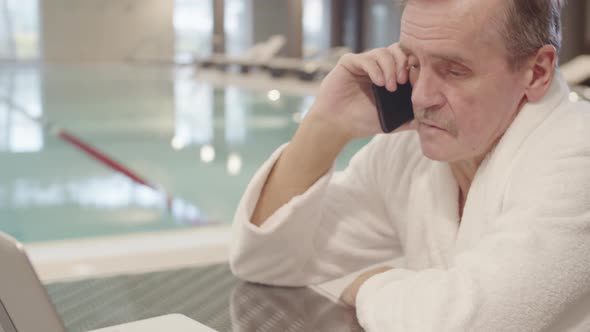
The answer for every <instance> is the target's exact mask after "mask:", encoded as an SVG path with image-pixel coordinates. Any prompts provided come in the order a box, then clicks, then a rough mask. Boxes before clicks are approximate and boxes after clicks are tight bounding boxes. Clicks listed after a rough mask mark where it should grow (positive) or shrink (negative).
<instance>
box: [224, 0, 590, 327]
mask: <svg viewBox="0 0 590 332" xmlns="http://www.w3.org/2000/svg"><path fill="white" fill-rule="evenodd" d="M562 5H563V4H562V3H561V1H558V0H486V1H481V0H409V1H406V7H405V10H404V14H403V17H402V26H401V38H400V42H399V44H394V45H392V46H391V47H389V48H387V49H376V50H373V51H370V52H367V53H364V54H358V55H347V56H344V57H343V58H342V59H341V61H340V62H339V64H338V65H337V66H336V68H335V69H334V70H333V71H332V72H331V73H330V74H329V75H328V76H327V77H326V78H325V80H324V81H323V83H322V86H321V88H320V92H319V94H318V96H317V99H316V101H315V104H314V105H313V106H312V109H311V111H310V113H309V115H308V116H307V117H306V118H305V120H304V121H303V123H302V124H301V126H300V128H299V129H298V131H297V133H296V134H295V136H294V137H293V139H292V141H291V142H290V143H289V144H288V145H285V146H283V147H281V148H280V149H279V150H278V151H276V153H274V154H273V155H272V157H271V158H270V160H268V161H267V162H266V163H265V164H264V165H263V166H262V168H261V169H260V170H259V171H258V172H257V174H256V175H255V176H254V178H253V180H252V182H251V183H250V185H249V186H248V188H247V190H246V193H245V195H244V197H243V199H242V201H241V203H240V206H239V207H238V211H237V214H236V218H235V224H234V231H235V234H234V235H235V240H234V243H233V247H232V250H231V257H230V261H231V262H230V263H231V266H232V269H233V272H234V273H235V274H236V275H237V276H239V277H241V278H243V279H246V280H249V281H253V282H259V283H266V284H272V285H284V286H302V285H310V284H316V283H320V282H323V281H325V280H330V279H333V278H337V277H340V276H343V275H345V274H348V273H350V272H352V271H356V270H359V269H362V268H363V267H367V266H370V265H374V264H375V263H378V262H383V261H386V260H390V259H392V258H397V257H403V258H404V259H405V266H403V267H402V266H393V267H392V268H389V267H383V268H378V269H374V270H370V271H369V272H366V273H364V274H363V275H361V276H360V277H359V278H358V279H357V280H356V281H355V282H354V283H353V284H352V285H351V286H350V287H349V288H348V289H347V290H346V291H345V293H344V294H343V299H344V300H345V301H346V302H348V303H349V304H351V305H356V312H357V316H358V318H359V321H360V323H361V325H362V326H363V327H364V328H365V329H366V330H367V331H419V332H424V331H519V332H521V331H569V330H575V331H578V330H581V331H590V325H588V324H589V319H588V316H589V315H590V312H588V308H589V303H590V301H589V299H588V297H587V295H588V294H589V293H590V107H589V106H588V104H586V103H573V102H570V101H569V98H568V94H569V91H568V88H567V86H566V85H565V83H564V81H563V78H562V77H561V76H560V74H559V72H558V71H557V70H556V66H557V52H558V51H559V48H560V43H561V36H560V33H561V32H560V17H559V13H560V10H561V7H562ZM408 80H409V81H410V82H411V84H412V86H413V89H414V90H413V95H412V102H413V104H414V112H415V116H416V120H414V121H413V122H411V123H409V124H407V125H406V126H404V127H403V128H401V129H400V130H398V131H397V132H396V133H394V134H390V135H385V134H380V135H377V136H376V137H375V138H374V139H373V140H372V141H371V142H370V143H369V144H368V145H367V146H366V147H364V148H363V149H362V150H361V151H360V152H358V153H357V154H356V156H355V157H354V158H353V159H352V161H351V162H350V165H349V166H348V168H347V169H346V170H345V171H344V172H336V173H335V172H334V171H333V167H332V165H333V163H334V160H335V158H336V156H337V155H338V154H339V152H340V151H341V150H342V148H343V147H344V146H345V145H346V144H347V143H348V142H350V141H351V140H353V139H356V138H360V137H367V136H371V135H375V134H377V133H379V132H380V130H379V123H378V119H377V114H376V111H375V106H374V100H373V99H372V97H371V93H370V83H371V82H373V83H375V84H377V85H380V86H386V87H387V89H389V90H391V91H394V90H395V89H396V86H397V84H398V83H399V84H401V83H405V82H407V81H408Z"/></svg>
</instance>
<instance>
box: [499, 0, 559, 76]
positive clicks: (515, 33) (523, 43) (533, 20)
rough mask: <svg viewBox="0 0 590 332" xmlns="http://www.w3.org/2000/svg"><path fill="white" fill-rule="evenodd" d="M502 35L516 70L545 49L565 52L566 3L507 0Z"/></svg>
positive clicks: (512, 65)
mask: <svg viewBox="0 0 590 332" xmlns="http://www.w3.org/2000/svg"><path fill="white" fill-rule="evenodd" d="M506 2H507V3H506V6H505V15H504V17H503V19H504V22H500V34H501V37H502V39H503V40H504V44H505V46H506V50H507V51H508V61H509V63H510V67H511V68H512V69H513V70H517V69H519V68H521V66H522V65H523V64H524V62H525V61H526V60H527V59H529V58H530V57H531V56H533V55H535V54H536V53H537V51H538V50H539V49H540V48H541V47H543V46H545V45H553V46H554V47H555V49H556V50H557V53H559V50H560V49H561V9H562V8H563V6H564V5H565V0H506Z"/></svg>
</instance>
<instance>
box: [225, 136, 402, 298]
mask: <svg viewBox="0 0 590 332" xmlns="http://www.w3.org/2000/svg"><path fill="white" fill-rule="evenodd" d="M384 136H385V135H378V136H377V137H376V138H374V139H373V140H372V141H371V142H370V143H369V144H367V145H366V146H365V147H364V148H362V149H361V150H360V151H359V152H358V153H357V154H356V155H355V156H354V157H353V158H352V160H351V162H350V164H349V166H348V167H347V168H346V169H345V170H344V171H343V172H334V170H333V169H331V170H330V171H329V172H328V173H327V174H325V175H324V176H323V177H321V178H320V179H319V180H318V181H317V182H316V183H315V184H314V185H313V186H312V187H311V188H309V189H308V190H307V191H306V192H305V193H303V194H302V195H300V196H297V197H294V198H293V199H292V200H291V201H290V202H288V203H287V204H285V205H284V206H283V207H281V208H280V209H278V210H277V211H276V212H275V213H274V214H273V215H272V216H270V217H269V219H268V220H267V221H266V222H265V224H263V225H262V227H257V226H255V225H253V224H252V223H251V222H250V218H251V216H252V213H253V211H254V209H255V207H256V203H257V202H258V199H259V196H260V192H261V189H262V187H263V185H264V183H265V181H266V179H267V177H268V174H269V173H270V171H271V169H272V167H273V165H274V163H275V161H276V160H277V159H278V158H279V156H280V154H281V152H282V151H283V149H284V147H285V146H283V147H282V148H280V149H279V150H277V151H276V152H275V153H274V154H273V155H272V156H271V158H270V159H269V160H268V161H267V162H266V163H265V164H264V165H263V166H262V167H261V169H260V170H259V171H258V173H257V174H256V175H255V176H254V178H253V179H252V181H251V183H250V184H249V185H248V187H247V189H246V192H245V194H244V196H243V197H242V200H241V202H240V204H239V207H238V209H237V212H236V215H235V218H234V224H233V238H232V243H231V248H230V267H231V269H232V271H233V273H234V274H235V275H236V276H238V277H239V278H241V279H245V280H248V281H251V282H257V283H264V284H270V285H278V286H307V285H311V284H317V283H320V282H323V281H326V280H331V279H335V278H338V277H341V276H343V275H346V274H348V273H350V272H354V271H356V270H359V269H361V268H363V267H366V266H369V265H372V264H375V263H378V262H382V261H386V260H391V259H393V258H396V257H399V256H401V255H402V254H401V249H400V248H401V245H399V242H398V241H399V240H398V236H397V235H396V234H395V232H394V229H393V226H392V223H391V222H390V221H389V217H390V216H388V213H387V211H386V209H385V203H384V199H383V195H382V193H380V192H379V190H380V189H379V185H378V181H379V179H383V176H384V174H382V173H383V166H381V161H382V160H381V161H380V160H379V159H380V158H381V159H382V156H383V155H387V154H394V155H398V157H399V158H400V159H403V157H402V154H404V153H405V152H404V149H403V148H401V149H399V151H396V149H398V147H397V146H402V147H403V145H404V144H405V140H404V139H394V140H393V141H397V143H395V144H387V143H385V142H384V140H388V138H386V137H384ZM402 137H403V135H402ZM384 149H392V150H393V151H392V150H389V151H387V153H385V154H384V153H383V150H384ZM398 164H399V163H398ZM388 171H389V175H386V176H387V177H391V176H394V177H395V176H396V175H395V173H396V171H397V170H396V169H389V170H388ZM392 174H393V175H392Z"/></svg>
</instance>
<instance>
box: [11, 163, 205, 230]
mask: <svg viewBox="0 0 590 332" xmlns="http://www.w3.org/2000/svg"><path fill="white" fill-rule="evenodd" d="M8 192H9V193H8V194H7V195H5V194H4V193H5V189H4V188H0V193H1V194H0V204H1V205H2V206H5V207H13V208H16V209H29V208H42V207H51V206H56V207H63V206H67V205H78V206H80V207H91V208H97V209H103V210H105V209H106V210H114V209H120V208H128V207H141V208H148V209H154V210H157V211H160V212H161V213H163V214H166V213H170V215H171V216H172V217H173V218H174V220H175V222H176V223H177V224H205V223H208V224H210V223H212V222H213V221H212V220H208V218H207V217H206V216H205V215H204V214H203V213H202V212H201V210H200V209H199V208H198V207H197V206H195V205H193V204H192V203H190V202H188V201H186V200H183V199H180V198H176V197H170V196H168V195H167V194H166V193H164V192H162V191H156V190H153V189H152V188H149V187H147V186H144V185H140V184H137V183H135V182H133V181H132V180H130V179H129V178H127V177H124V176H123V175H119V174H114V175H109V176H95V177H90V178H86V179H81V180H69V181H65V182H53V183H49V184H47V183H41V181H39V180H36V179H16V180H14V181H13V183H12V188H8Z"/></svg>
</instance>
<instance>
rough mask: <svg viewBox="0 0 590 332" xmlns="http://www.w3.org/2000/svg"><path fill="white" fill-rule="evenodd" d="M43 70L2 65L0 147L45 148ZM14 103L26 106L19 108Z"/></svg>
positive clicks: (18, 150) (13, 149)
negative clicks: (41, 83) (41, 86)
mask: <svg viewBox="0 0 590 332" xmlns="http://www.w3.org/2000/svg"><path fill="white" fill-rule="evenodd" d="M40 96H41V92H40V80H39V72H38V71H37V70H36V69H34V68H31V69H22V70H16V69H12V68H9V67H2V68H0V151H2V152H14V153H23V152H37V151H40V150H41V149H43V144H44V135H43V127H42V124H41V123H40V122H39V121H34V120H32V119H31V118H29V117H33V118H40V117H41V116H42V115H43V107H42V104H41V97H40ZM12 103H14V104H17V105H19V106H22V109H23V110H26V112H27V114H23V113H22V112H23V110H21V109H20V108H19V109H17V108H16V107H14V106H13V105H12Z"/></svg>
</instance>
